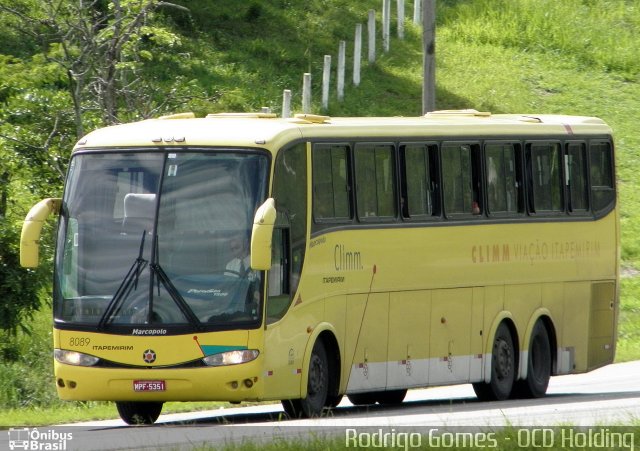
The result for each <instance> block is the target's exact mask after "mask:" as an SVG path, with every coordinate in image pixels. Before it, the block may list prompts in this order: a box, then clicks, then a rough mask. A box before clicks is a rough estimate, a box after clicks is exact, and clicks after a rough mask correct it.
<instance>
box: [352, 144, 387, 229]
mask: <svg viewBox="0 0 640 451" xmlns="http://www.w3.org/2000/svg"><path fill="white" fill-rule="evenodd" d="M355 169H356V199H357V205H358V217H359V218H360V219H361V220H367V219H379V218H390V217H394V216H395V214H396V213H395V195H394V164H393V146H392V145H358V146H357V147H356V151H355Z"/></svg>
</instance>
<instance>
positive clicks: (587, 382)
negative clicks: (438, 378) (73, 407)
mask: <svg viewBox="0 0 640 451" xmlns="http://www.w3.org/2000/svg"><path fill="white" fill-rule="evenodd" d="M633 421H635V424H636V425H637V424H638V423H639V422H640V361H636V362H628V363H621V364H616V365H609V366H607V367H604V368H601V369H598V370H596V371H593V372H591V373H587V374H582V375H573V376H559V377H554V378H552V379H551V382H550V384H549V390H548V392H547V396H546V397H544V398H541V399H532V400H508V401H502V402H479V401H477V399H476V398H475V395H474V393H473V389H472V388H471V386H470V385H458V386H451V387H438V388H429V389H422V390H411V391H409V393H408V394H407V397H406V399H405V402H404V403H403V404H402V405H400V406H384V407H383V406H378V405H376V406H367V407H354V406H352V405H351V404H350V403H349V402H348V401H347V400H346V398H345V400H343V401H342V403H341V404H340V405H339V406H338V408H336V409H335V410H333V411H332V412H331V413H330V415H329V416H328V417H325V418H320V419H314V420H289V419H287V417H286V415H285V414H284V412H283V410H282V408H281V407H280V404H272V405H260V406H255V407H244V408H242V407H240V408H237V407H236V408H228V409H218V410H210V411H203V412H194V413H187V414H167V415H162V416H161V417H160V418H159V420H158V422H157V423H156V424H155V425H153V426H141V427H131V426H126V425H125V424H124V423H123V422H122V421H120V420H108V421H95V422H87V423H78V424H74V425H60V426H52V427H41V428H38V430H37V432H34V429H33V428H31V429H30V430H28V431H24V432H22V436H23V437H24V436H25V434H28V435H29V439H31V440H33V439H37V440H35V441H37V442H40V443H44V444H45V445H47V444H48V447H47V446H41V447H40V449H66V450H76V449H77V450H116V449H118V450H122V449H171V450H182V449H191V448H193V447H196V446H202V445H203V444H211V445H212V446H213V447H218V446H220V445H222V444H224V443H239V442H242V441H246V440H251V441H257V442H261V441H272V440H279V439H294V438H300V437H302V438H309V437H313V436H335V437H340V436H342V437H347V438H349V437H351V439H352V440H354V441H353V442H352V443H354V444H356V441H355V440H356V439H355V438H353V437H356V436H357V437H360V436H359V435H355V434H360V433H361V431H373V433H375V431H379V430H381V429H380V428H382V430H383V431H384V432H386V433H388V434H391V435H388V436H387V438H389V439H394V437H392V435H393V434H400V433H406V434H408V433H411V432H412V431H416V432H418V433H420V434H423V435H426V434H428V433H429V431H431V430H433V429H434V428H437V429H438V430H439V431H440V432H442V431H447V430H450V431H458V430H463V431H468V430H480V431H491V430H496V428H500V427H502V426H505V425H511V426H539V427H547V426H554V425H566V424H571V425H575V426H598V427H600V428H602V427H605V426H609V425H621V424H630V423H632V422H633ZM459 427H464V428H463V429H458V428H459ZM347 430H348V431H347ZM69 434H71V435H69ZM349 434H351V435H349ZM636 435H637V437H635V440H636V442H637V443H635V444H636V445H638V446H640V434H636ZM16 437H20V432H19V431H13V432H11V431H10V432H9V433H8V434H7V433H4V432H0V451H1V450H5V449H9V439H11V438H13V439H15V438H16ZM407 437H408V435H405V436H404V438H405V439H406V438H407ZM365 438H366V437H365ZM400 438H402V437H400V436H398V440H400ZM416 438H417V437H416ZM632 438H633V437H632ZM360 439H361V437H360V438H358V440H360ZM370 439H371V437H369V438H366V440H365V442H364V444H367V443H369V444H370V445H371V442H367V440H370ZM55 443H58V444H59V446H60V447H58V448H52V446H53V445H54V444H55ZM357 443H358V444H360V445H362V444H363V442H362V440H360V442H357ZM398 443H399V442H398ZM398 443H395V445H398ZM63 445H64V448H62V446H63ZM396 447H397V446H396ZM16 449H18V448H16ZM212 449H213V448H212Z"/></svg>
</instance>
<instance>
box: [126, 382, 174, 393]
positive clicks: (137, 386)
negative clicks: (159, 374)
mask: <svg viewBox="0 0 640 451" xmlns="http://www.w3.org/2000/svg"><path fill="white" fill-rule="evenodd" d="M166 389H167V384H166V383H165V381H133V391H165V390H166Z"/></svg>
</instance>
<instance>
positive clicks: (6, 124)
mask: <svg viewBox="0 0 640 451" xmlns="http://www.w3.org/2000/svg"><path fill="white" fill-rule="evenodd" d="M164 7H176V8H181V9H184V8H183V7H177V6H175V5H171V4H169V3H166V2H161V1H157V0H0V25H2V26H3V28H4V29H5V31H6V33H7V34H8V35H10V36H11V39H8V40H7V41H5V42H4V43H1V44H0V180H1V182H2V186H1V189H0V297H1V298H2V304H1V305H0V329H6V330H9V331H15V330H16V329H17V328H18V327H20V326H21V325H22V324H23V321H22V319H23V318H24V317H25V316H27V317H28V316H29V315H30V314H31V313H32V312H33V311H34V310H36V309H37V308H38V307H39V306H40V299H39V297H40V296H39V294H40V292H41V290H42V288H44V287H48V286H49V284H50V282H49V279H50V276H49V274H50V269H51V268H50V262H47V263H45V264H44V265H43V267H42V268H41V269H39V270H38V271H27V270H24V269H22V268H20V266H19V263H18V260H19V258H18V254H19V249H18V242H19V234H20V227H21V223H22V219H23V218H24V214H25V213H26V211H27V210H28V208H29V206H30V205H32V204H33V203H34V202H35V201H36V200H38V199H41V198H43V197H47V196H51V195H59V193H60V192H61V187H62V181H63V178H64V174H65V172H66V162H67V161H68V159H69V154H70V151H71V148H72V147H73V144H74V143H75V142H76V141H77V139H78V138H79V137H81V136H83V135H84V133H85V129H86V128H87V127H98V126H102V125H108V124H113V123H116V122H119V121H121V120H131V119H134V118H137V117H145V116H146V115H148V114H154V113H157V112H158V111H159V110H162V109H163V108H164V107H166V106H167V105H168V104H169V101H170V100H171V99H172V98H173V97H172V95H171V93H169V95H158V92H160V91H161V90H159V89H157V86H154V85H153V80H152V81H147V80H146V79H145V77H144V76H143V72H144V69H145V63H148V62H151V61H153V60H154V59H158V58H163V57H164V56H165V55H167V54H169V51H168V50H170V49H172V48H173V47H175V46H177V45H179V39H178V37H177V36H176V35H174V34H173V33H171V32H170V31H168V30H167V29H165V28H163V27H162V26H161V23H160V22H159V21H158V20H156V19H155V18H154V15H153V14H154V12H155V11H157V10H158V9H159V8H164ZM20 37H21V38H22V39H19V38H20ZM7 42H8V43H7ZM7 51H9V52H14V53H15V54H7V53H8V52H7ZM3 53H4V54H3ZM171 92H177V90H175V91H171ZM175 97H177V95H176V96H175ZM158 99H159V100H158ZM52 241H53V240H52V234H44V235H43V243H42V247H43V255H49V256H51V254H52V252H51V251H52V248H53V246H52ZM47 251H48V252H47Z"/></svg>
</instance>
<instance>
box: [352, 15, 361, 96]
mask: <svg viewBox="0 0 640 451" xmlns="http://www.w3.org/2000/svg"><path fill="white" fill-rule="evenodd" d="M361 59H362V24H361V23H359V24H357V25H356V35H355V38H354V40H353V84H354V85H356V86H360V60H361Z"/></svg>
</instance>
